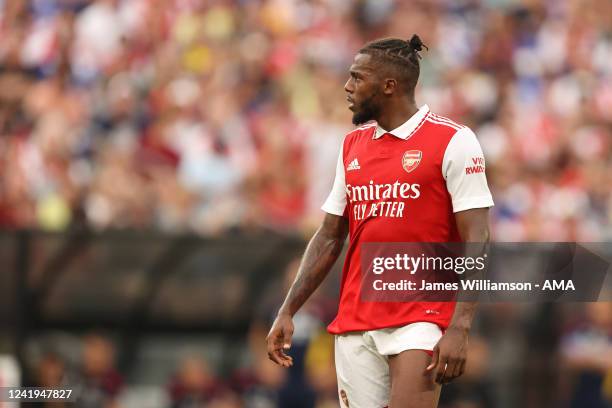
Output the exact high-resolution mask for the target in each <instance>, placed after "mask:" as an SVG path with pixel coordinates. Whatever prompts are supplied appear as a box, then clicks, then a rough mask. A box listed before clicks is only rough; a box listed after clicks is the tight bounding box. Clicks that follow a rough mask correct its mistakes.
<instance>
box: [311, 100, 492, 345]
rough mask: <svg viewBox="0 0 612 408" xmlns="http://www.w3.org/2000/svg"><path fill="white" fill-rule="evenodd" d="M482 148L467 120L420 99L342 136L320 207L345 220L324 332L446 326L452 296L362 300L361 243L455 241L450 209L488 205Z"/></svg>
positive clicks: (489, 202)
mask: <svg viewBox="0 0 612 408" xmlns="http://www.w3.org/2000/svg"><path fill="white" fill-rule="evenodd" d="M484 171H485V162H484V157H483V154H482V149H481V148H480V145H479V143H478V141H477V139H476V136H475V135H474V133H473V132H472V131H471V130H470V129H469V128H467V127H465V126H462V125H459V124H457V123H455V122H453V121H451V120H449V119H447V118H444V117H441V116H438V115H435V114H433V113H432V112H430V111H429V108H428V107H427V105H425V106H423V107H422V108H421V109H419V111H418V112H417V113H415V114H414V116H412V117H411V118H410V119H409V120H408V121H407V122H405V123H404V124H403V125H401V126H400V127H398V128H397V129H394V130H392V131H390V132H387V131H385V130H383V129H381V128H380V127H378V126H377V125H376V124H368V125H364V126H361V127H359V128H357V129H355V130H353V131H352V132H350V133H349V134H348V135H347V136H346V137H345V139H344V142H343V146H342V149H341V151H340V155H339V159H338V166H337V171H336V179H335V181H334V186H333V188H332V191H331V193H330V195H329V197H328V198H327V200H326V202H325V204H324V205H323V207H322V209H323V210H324V211H326V212H328V213H330V214H335V215H339V216H345V217H348V219H349V248H348V252H347V254H346V259H345V262H344V268H343V272H342V273H343V275H342V284H341V290H340V304H339V308H338V315H337V316H336V318H335V319H334V321H333V322H332V323H331V324H330V325H329V326H328V330H329V332H330V333H334V334H339V333H344V332H349V331H365V330H374V329H380V328H385V327H396V326H403V325H406V324H409V323H413V322H432V323H436V324H438V325H439V326H440V327H442V328H443V329H445V328H446V327H447V326H448V324H449V322H450V320H451V318H452V314H453V312H454V308H455V304H454V303H453V302H371V301H369V302H363V301H361V299H360V290H361V271H360V267H361V262H360V259H361V254H360V251H361V250H360V247H361V244H363V243H366V242H379V243H380V242H458V241H461V237H460V235H459V232H458V230H457V225H456V222H455V216H454V213H455V212H458V211H464V210H468V209H471V208H485V207H491V206H493V199H492V197H491V193H490V192H489V188H488V186H487V181H486V176H485V172H484Z"/></svg>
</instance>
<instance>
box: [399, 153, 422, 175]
mask: <svg viewBox="0 0 612 408" xmlns="http://www.w3.org/2000/svg"><path fill="white" fill-rule="evenodd" d="M422 157H423V152H421V151H420V150H408V151H406V152H405V153H404V157H402V167H403V168H404V170H406V172H408V173H410V172H411V171H412V170H414V169H416V168H417V166H418V165H419V163H420V162H421V158H422Z"/></svg>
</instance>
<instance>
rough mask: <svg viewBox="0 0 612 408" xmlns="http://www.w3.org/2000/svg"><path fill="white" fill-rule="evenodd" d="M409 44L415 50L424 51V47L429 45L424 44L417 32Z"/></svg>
mask: <svg viewBox="0 0 612 408" xmlns="http://www.w3.org/2000/svg"><path fill="white" fill-rule="evenodd" d="M408 44H409V45H410V48H412V49H413V50H414V51H422V50H423V47H425V48H427V46H426V45H425V44H423V41H421V38H420V37H419V36H418V35H416V34H414V35H413V36H412V37H411V38H410V40H408Z"/></svg>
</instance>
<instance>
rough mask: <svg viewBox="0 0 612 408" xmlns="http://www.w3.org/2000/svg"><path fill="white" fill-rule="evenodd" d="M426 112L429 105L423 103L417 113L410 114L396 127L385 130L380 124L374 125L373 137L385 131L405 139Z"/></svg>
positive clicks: (379, 135) (375, 137)
mask: <svg viewBox="0 0 612 408" xmlns="http://www.w3.org/2000/svg"><path fill="white" fill-rule="evenodd" d="M428 113H429V106H427V105H423V106H421V108H420V109H419V110H418V111H417V113H415V114H414V115H412V117H411V118H410V119H408V120H407V121H406V122H404V123H403V124H401V125H399V126H398V127H396V128H395V129H393V130H391V131H389V132H387V131H386V130H385V129H383V128H381V127H380V126H378V125H376V132H375V133H374V139H378V138H379V137H381V136H382V135H384V134H385V133H390V134H392V135H393V136H395V137H399V138H400V139H407V138H408V136H410V135H411V134H412V132H414V130H415V129H416V128H417V126H419V124H420V123H421V121H422V120H423V118H424V117H425V115H427V114H428Z"/></svg>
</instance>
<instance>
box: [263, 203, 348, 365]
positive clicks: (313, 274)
mask: <svg viewBox="0 0 612 408" xmlns="http://www.w3.org/2000/svg"><path fill="white" fill-rule="evenodd" d="M347 234H348V220H347V219H346V218H344V217H340V216H337V215H332V214H326V215H325V218H324V219H323V223H322V224H321V227H319V229H318V230H317V232H316V233H315V234H314V236H313V237H312V239H311V240H310V242H309V243H308V246H307V247H306V252H305V253H304V256H303V257H302V262H301V264H300V268H299V270H298V273H297V276H296V278H295V280H294V281H293V284H292V285H291V288H290V289H289V293H287V296H286V297H285V301H284V302H283V305H282V306H281V308H280V310H279V311H278V316H277V318H276V320H275V321H274V323H273V325H272V328H271V329H270V333H269V334H268V337H267V342H268V356H269V357H270V359H271V360H272V361H274V362H275V363H277V364H279V365H281V366H283V367H289V366H291V365H292V364H293V360H292V359H291V357H290V356H287V355H286V354H285V353H284V351H283V350H286V349H288V348H289V347H291V336H292V335H293V321H292V318H293V315H295V313H297V311H298V310H299V309H300V307H302V305H303V304H304V302H306V300H307V299H308V298H309V297H310V295H312V293H313V292H314V291H315V290H316V289H317V288H318V287H319V285H320V284H321V282H322V281H323V279H324V278H325V277H326V276H327V274H328V273H329V271H330V270H331V268H332V266H333V265H334V263H335V262H336V260H337V259H338V256H340V253H341V252H342V247H343V246H344V241H345V240H346V236H347Z"/></svg>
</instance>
